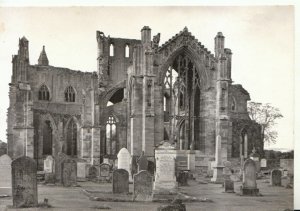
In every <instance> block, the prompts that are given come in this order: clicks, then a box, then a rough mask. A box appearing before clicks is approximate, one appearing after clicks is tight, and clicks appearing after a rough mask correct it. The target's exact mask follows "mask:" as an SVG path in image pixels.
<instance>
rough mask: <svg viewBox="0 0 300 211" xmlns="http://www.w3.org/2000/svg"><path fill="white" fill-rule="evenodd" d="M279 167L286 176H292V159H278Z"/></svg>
mask: <svg viewBox="0 0 300 211" xmlns="http://www.w3.org/2000/svg"><path fill="white" fill-rule="evenodd" d="M280 167H281V168H282V169H283V170H287V171H288V174H294V159H280Z"/></svg>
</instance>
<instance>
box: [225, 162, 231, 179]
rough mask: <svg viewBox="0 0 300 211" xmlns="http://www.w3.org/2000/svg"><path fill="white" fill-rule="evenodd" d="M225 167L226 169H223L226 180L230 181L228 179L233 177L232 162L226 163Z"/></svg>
mask: <svg viewBox="0 0 300 211" xmlns="http://www.w3.org/2000/svg"><path fill="white" fill-rule="evenodd" d="M223 165H224V169H223V176H224V180H228V179H230V176H231V175H232V172H231V162H230V161H224V162H223Z"/></svg>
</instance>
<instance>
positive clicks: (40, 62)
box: [38, 46, 49, 66]
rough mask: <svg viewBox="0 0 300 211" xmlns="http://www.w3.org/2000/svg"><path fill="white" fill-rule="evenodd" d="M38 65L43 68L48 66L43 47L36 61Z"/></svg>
mask: <svg viewBox="0 0 300 211" xmlns="http://www.w3.org/2000/svg"><path fill="white" fill-rule="evenodd" d="M38 65H43V66H48V65H49V60H48V57H47V54H46V51H45V46H43V50H42V51H41V54H40V57H39V60H38Z"/></svg>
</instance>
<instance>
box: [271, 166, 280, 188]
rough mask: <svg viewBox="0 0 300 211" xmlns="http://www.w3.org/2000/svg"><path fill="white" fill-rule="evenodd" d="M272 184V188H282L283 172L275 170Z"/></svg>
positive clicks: (272, 175)
mask: <svg viewBox="0 0 300 211" xmlns="http://www.w3.org/2000/svg"><path fill="white" fill-rule="evenodd" d="M270 184H271V185H272V186H281V171H280V170H278V169H273V170H272V171H271V177H270Z"/></svg>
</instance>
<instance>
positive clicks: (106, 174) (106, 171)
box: [99, 163, 111, 181]
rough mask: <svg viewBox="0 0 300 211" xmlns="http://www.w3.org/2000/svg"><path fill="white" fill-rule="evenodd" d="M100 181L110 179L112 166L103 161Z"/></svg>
mask: <svg viewBox="0 0 300 211" xmlns="http://www.w3.org/2000/svg"><path fill="white" fill-rule="evenodd" d="M99 168H100V176H99V179H100V181H110V168H111V166H110V165H109V164H107V163H101V164H100V166H99Z"/></svg>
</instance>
